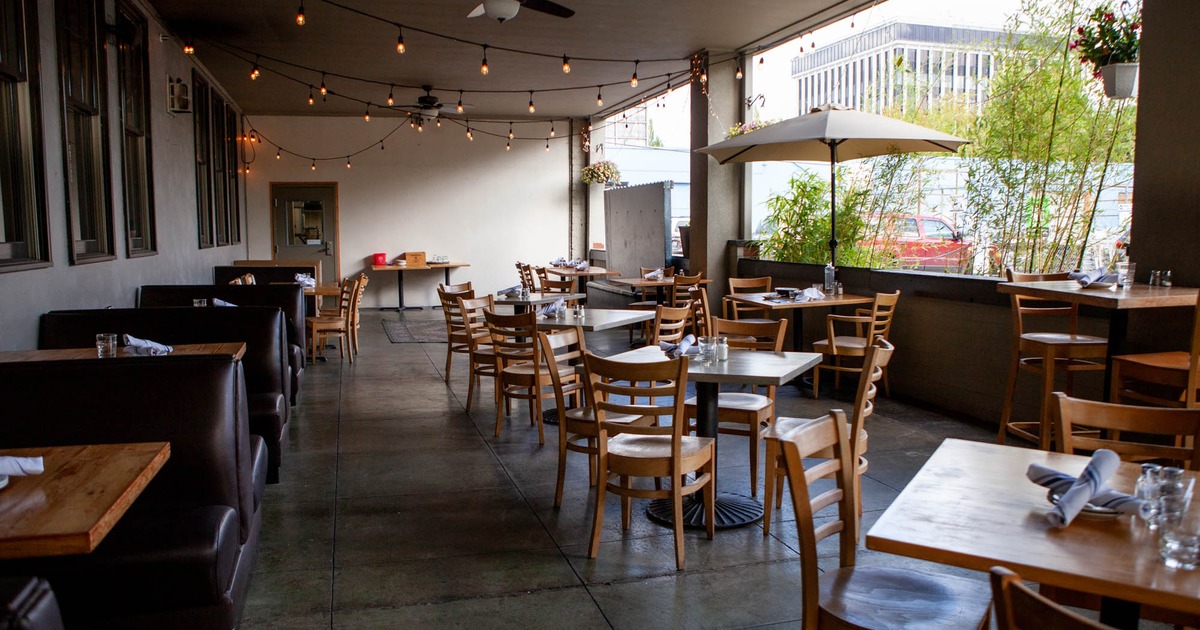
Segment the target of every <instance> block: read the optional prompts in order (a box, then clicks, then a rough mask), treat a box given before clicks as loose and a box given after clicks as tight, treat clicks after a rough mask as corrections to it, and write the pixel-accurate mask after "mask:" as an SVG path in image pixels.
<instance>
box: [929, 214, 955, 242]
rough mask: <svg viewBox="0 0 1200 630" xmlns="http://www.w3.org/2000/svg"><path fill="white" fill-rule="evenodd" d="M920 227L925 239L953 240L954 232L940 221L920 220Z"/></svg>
mask: <svg viewBox="0 0 1200 630" xmlns="http://www.w3.org/2000/svg"><path fill="white" fill-rule="evenodd" d="M921 227H922V228H924V230H925V238H944V239H947V240H953V239H954V230H951V229H950V226H948V225H946V224H945V223H943V222H942V221H934V220H930V219H922V220H921Z"/></svg>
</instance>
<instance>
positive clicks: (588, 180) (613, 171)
mask: <svg viewBox="0 0 1200 630" xmlns="http://www.w3.org/2000/svg"><path fill="white" fill-rule="evenodd" d="M579 179H580V180H582V181H583V183H585V184H616V183H618V182H620V181H621V169H619V168H617V164H616V162H613V161H611V160H600V161H599V162H593V163H592V164H588V165H587V166H585V167H583V169H582V170H581V171H580V172H579Z"/></svg>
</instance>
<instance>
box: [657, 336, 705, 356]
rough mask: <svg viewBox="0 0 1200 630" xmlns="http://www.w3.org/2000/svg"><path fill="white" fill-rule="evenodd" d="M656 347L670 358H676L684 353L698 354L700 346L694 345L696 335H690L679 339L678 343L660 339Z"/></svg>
mask: <svg viewBox="0 0 1200 630" xmlns="http://www.w3.org/2000/svg"><path fill="white" fill-rule="evenodd" d="M658 347H659V349H661V350H662V351H663V352H664V353H665V354H666V355H667V356H669V357H671V358H672V359H678V358H679V357H682V356H684V355H690V354H700V346H697V345H696V337H694V336H692V335H688V336H686V337H684V338H683V339H680V340H679V343H669V342H666V341H660V342H658Z"/></svg>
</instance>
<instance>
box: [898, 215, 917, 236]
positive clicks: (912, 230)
mask: <svg viewBox="0 0 1200 630" xmlns="http://www.w3.org/2000/svg"><path fill="white" fill-rule="evenodd" d="M900 236H903V237H905V238H920V237H921V233H920V232H918V231H917V220H916V219H901V220H900Z"/></svg>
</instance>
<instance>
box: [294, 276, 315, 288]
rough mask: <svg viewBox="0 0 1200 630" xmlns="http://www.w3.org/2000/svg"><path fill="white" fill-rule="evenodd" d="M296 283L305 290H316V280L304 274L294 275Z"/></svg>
mask: <svg viewBox="0 0 1200 630" xmlns="http://www.w3.org/2000/svg"><path fill="white" fill-rule="evenodd" d="M296 283H297V284H299V285H300V286H302V287H304V288H306V289H315V288H317V279H316V278H314V277H312V276H310V275H308V274H306V273H298V274H296Z"/></svg>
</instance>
